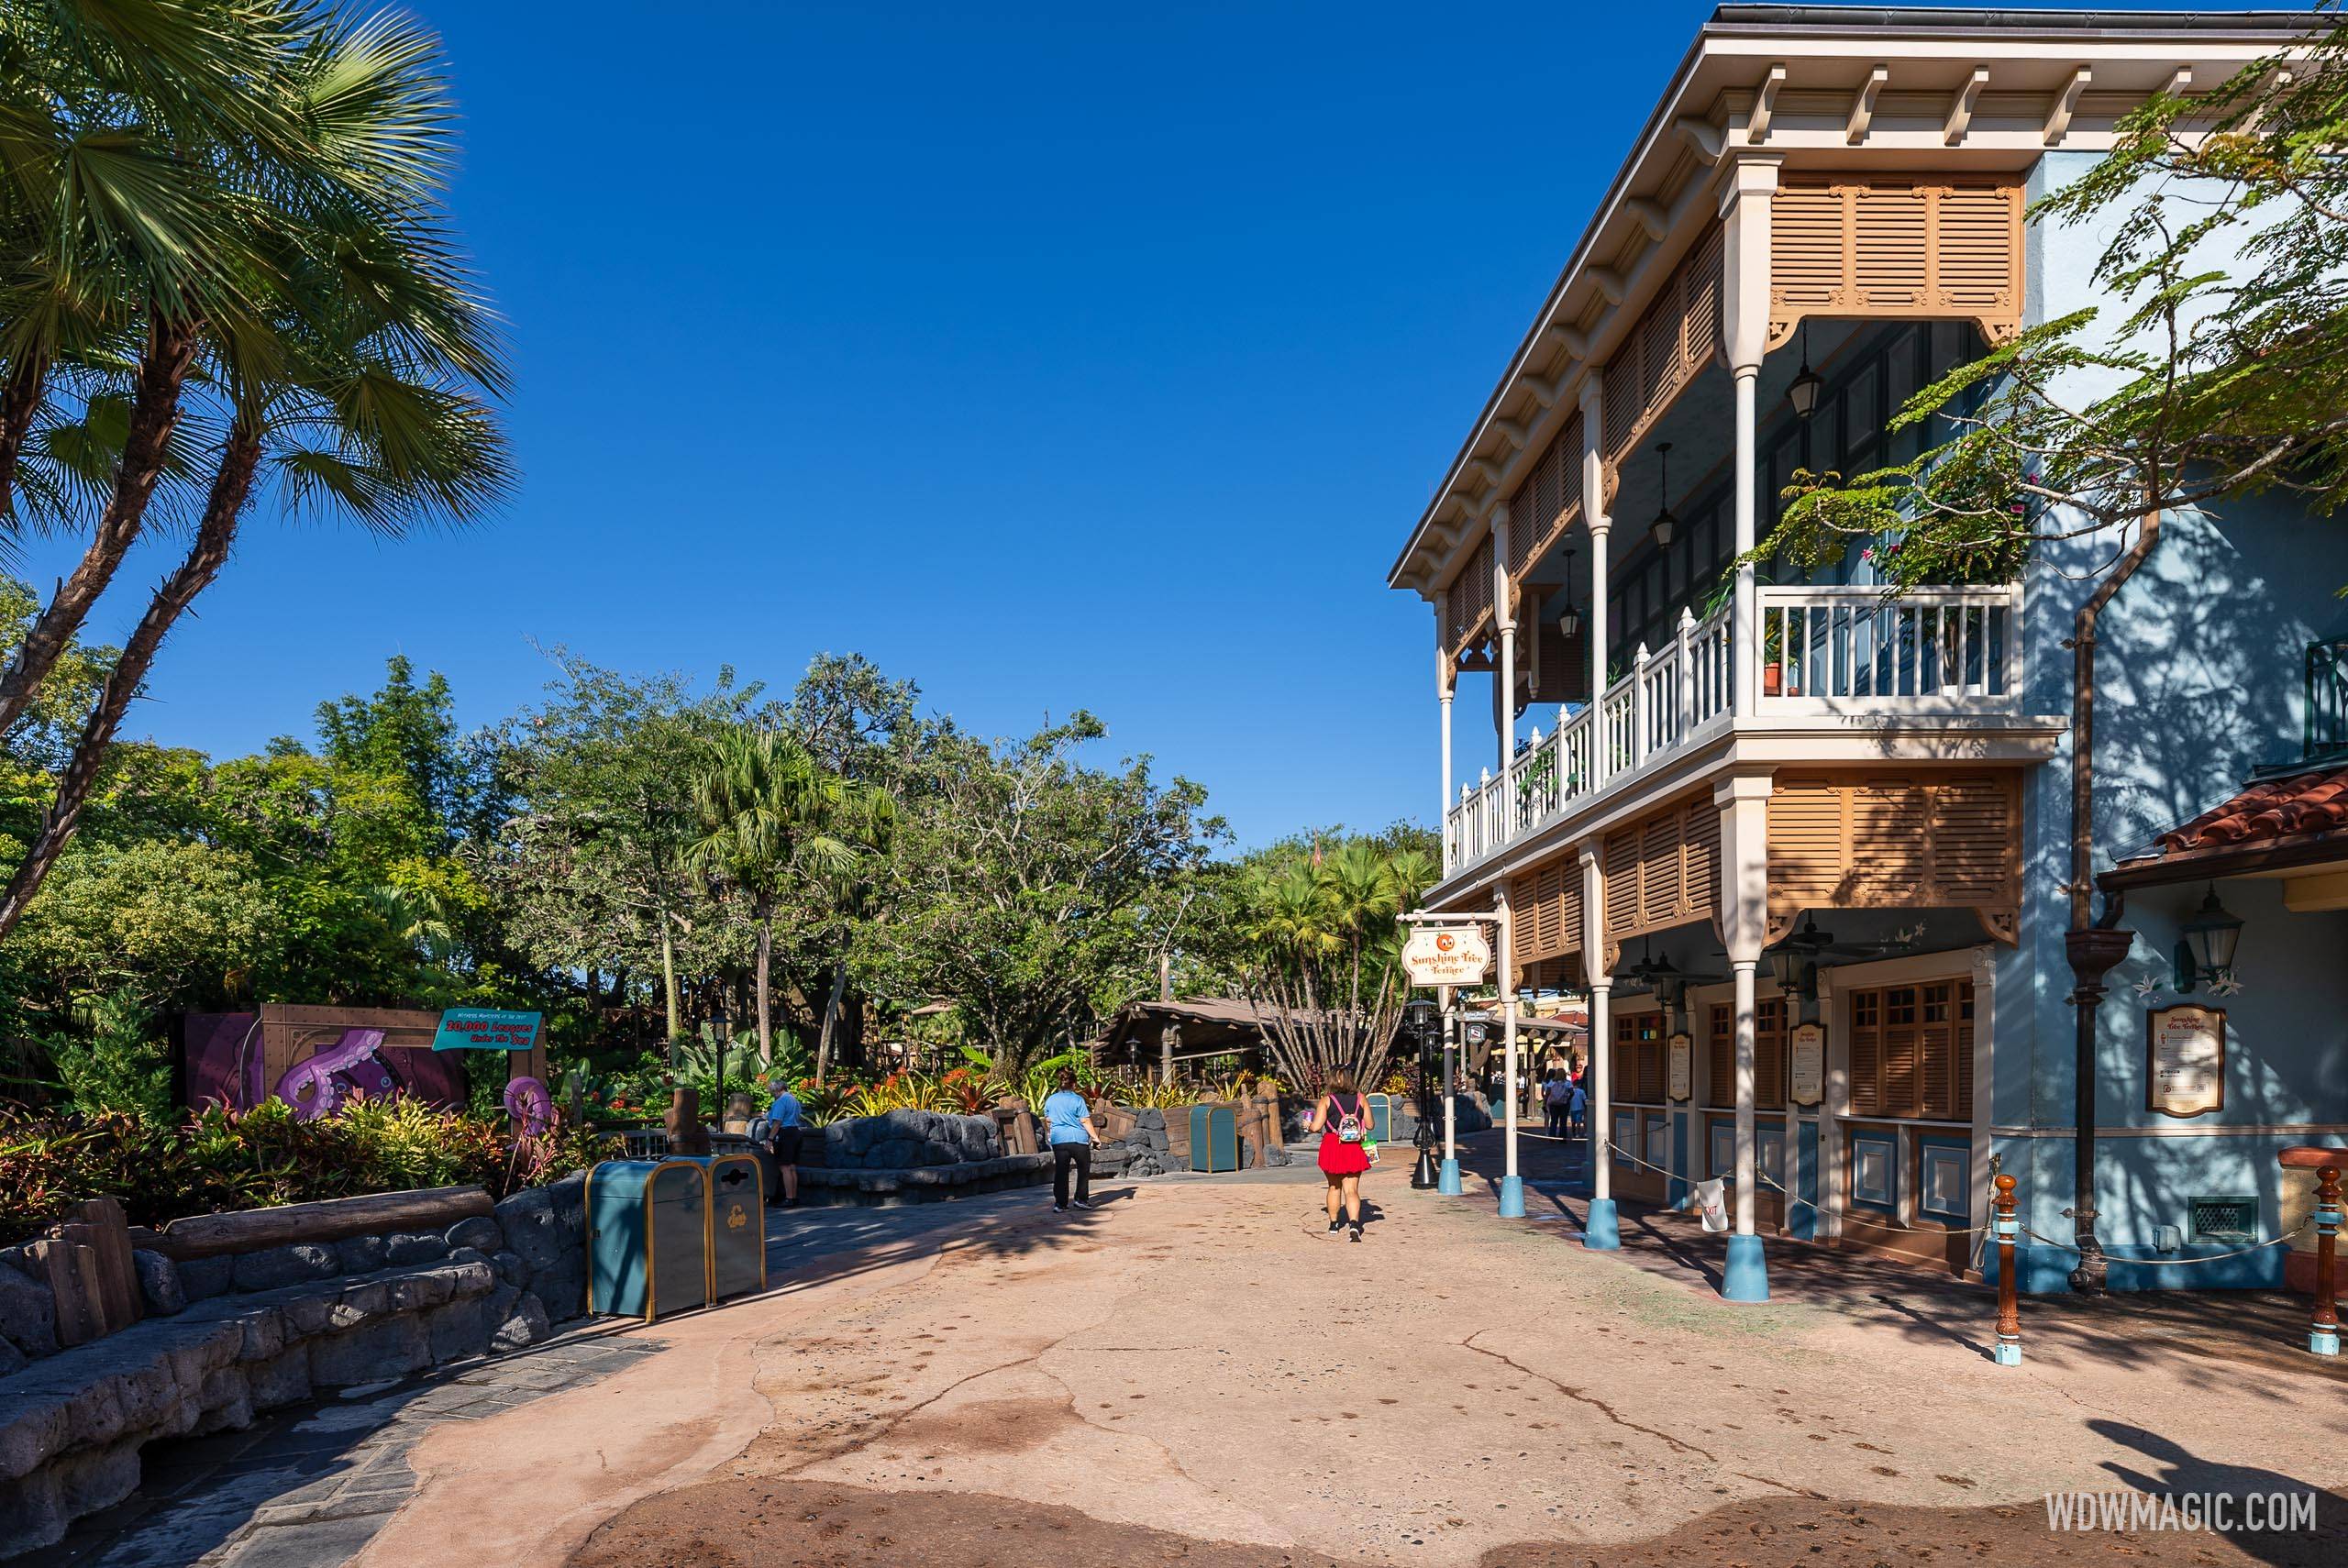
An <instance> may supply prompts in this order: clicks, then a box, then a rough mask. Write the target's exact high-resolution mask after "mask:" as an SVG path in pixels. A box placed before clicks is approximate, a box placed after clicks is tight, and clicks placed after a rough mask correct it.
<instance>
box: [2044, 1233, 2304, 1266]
mask: <svg viewBox="0 0 2348 1568" xmlns="http://www.w3.org/2000/svg"><path fill="white" fill-rule="evenodd" d="M2306 1229H2307V1224H2306V1223H2301V1224H2298V1225H2294V1226H2292V1227H2291V1228H2290V1229H2289V1230H2287V1231H2284V1232H2283V1233H2282V1234H2281V1235H2279V1236H2277V1237H2276V1238H2275V1239H2274V1240H2273V1241H2269V1242H2258V1243H2256V1244H2255V1245H2254V1246H2248V1247H2238V1248H2236V1249H2235V1250H2234V1251H2232V1252H2231V1253H2210V1255H2209V1256H2207V1257H2199V1258H2113V1259H2112V1260H2111V1262H2113V1263H2118V1264H2128V1265H2129V1266H2131V1267H2132V1268H2191V1267H2192V1266H2193V1265H2194V1264H2210V1263H2223V1262H2225V1261H2226V1260H2227V1259H2228V1258H2246V1257H2248V1256H2250V1254H2251V1253H2263V1252H2265V1250H2266V1249H2267V1248H2269V1247H2279V1246H2281V1245H2283V1244H2284V1243H2285V1242H2288V1241H2290V1240H2291V1239H2292V1238H2293V1237H2294V1236H2297V1235H2298V1233H2299V1232H2300V1231H2305V1230H2306ZM2021 1233H2022V1234H2023V1235H2025V1236H2028V1237H2029V1238H2030V1239H2031V1240H2032V1241H2033V1242H2038V1243H2039V1244H2040V1245H2042V1246H2047V1247H2052V1248H2054V1250H2055V1251H2056V1252H2058V1253H2076V1252H2077V1251H2078V1250H2079V1247H2078V1243H2077V1242H2058V1241H2056V1240H2054V1237H2052V1236H2042V1235H2040V1234H2039V1233H2038V1232H2037V1231H2033V1230H2032V1229H2031V1228H2030V1227H2029V1226H2027V1225H2024V1226H2023V1227H2022V1228H2021Z"/></svg>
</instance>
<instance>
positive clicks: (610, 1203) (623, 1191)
mask: <svg viewBox="0 0 2348 1568" xmlns="http://www.w3.org/2000/svg"><path fill="white" fill-rule="evenodd" d="M586 1197H587V1310H588V1311H590V1312H593V1313H606V1314H612V1315H615V1316H619V1317H627V1318H635V1317H641V1318H642V1319H644V1320H645V1321H647V1322H650V1321H651V1320H653V1319H655V1318H658V1317H660V1316H663V1315H665V1314H668V1313H671V1312H681V1311H683V1310H684V1309H687V1308H689V1307H703V1306H706V1305H708V1302H709V1171H708V1168H707V1166H706V1165H704V1163H703V1162H702V1161H698V1160H605V1161H604V1162H603V1163H602V1164H600V1165H597V1166H595V1168H594V1169H593V1170H591V1171H589V1172H588V1173H587V1195H586Z"/></svg>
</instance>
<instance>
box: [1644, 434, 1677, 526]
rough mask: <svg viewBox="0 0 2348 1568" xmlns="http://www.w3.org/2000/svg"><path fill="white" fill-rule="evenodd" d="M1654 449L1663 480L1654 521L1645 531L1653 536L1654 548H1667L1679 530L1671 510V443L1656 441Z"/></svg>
mask: <svg viewBox="0 0 2348 1568" xmlns="http://www.w3.org/2000/svg"><path fill="white" fill-rule="evenodd" d="M1655 450H1656V457H1657V458H1660V459H1661V460H1662V463H1663V480H1662V490H1661V491H1660V492H1659V494H1658V496H1657V502H1658V503H1657V505H1656V513H1655V521H1654V522H1653V523H1651V524H1649V525H1647V531H1648V532H1649V533H1652V534H1653V535H1654V536H1655V547H1656V549H1658V550H1667V549H1669V548H1671V541H1672V538H1673V537H1674V536H1676V535H1677V534H1678V532H1679V519H1678V517H1676V516H1674V515H1673V514H1672V511H1671V443H1670V442H1668V441H1658V442H1656V447H1655Z"/></svg>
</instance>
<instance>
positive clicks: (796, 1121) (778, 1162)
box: [767, 1088, 807, 1207]
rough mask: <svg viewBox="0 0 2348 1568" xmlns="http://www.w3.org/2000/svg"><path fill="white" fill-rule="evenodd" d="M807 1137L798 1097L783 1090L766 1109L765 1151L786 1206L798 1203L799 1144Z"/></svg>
mask: <svg viewBox="0 0 2348 1568" xmlns="http://www.w3.org/2000/svg"><path fill="white" fill-rule="evenodd" d="M806 1135H807V1127H806V1123H805V1122H804V1121H802V1120H801V1118H800V1113H799V1097H798V1096H797V1095H795V1094H793V1093H792V1092H791V1091H790V1090H789V1089H787V1088H786V1089H783V1090H782V1091H781V1092H780V1093H778V1094H777V1095H776V1096H775V1097H774V1103H773V1104H772V1105H770V1106H768V1107H767V1152H768V1153H769V1154H772V1155H773V1156H774V1165H775V1169H776V1170H777V1171H779V1172H781V1176H782V1201H783V1203H784V1205H785V1206H786V1207H788V1206H789V1205H791V1204H793V1203H796V1202H798V1201H799V1143H800V1140H801V1139H803V1138H804V1137H805V1136H806ZM769 1201H772V1200H771V1199H770V1200H769Z"/></svg>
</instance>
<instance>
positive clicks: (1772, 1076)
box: [1753, 997, 1786, 1110]
mask: <svg viewBox="0 0 2348 1568" xmlns="http://www.w3.org/2000/svg"><path fill="white" fill-rule="evenodd" d="M1755 1025H1756V1026H1755V1030H1754V1033H1753V1103H1754V1104H1755V1105H1757V1106H1761V1107H1763V1108H1765V1109H1767V1110H1784V1109H1785V1106H1786V999H1785V998H1783V997H1771V998H1769V999H1767V1000H1766V1001H1763V1002H1762V1003H1761V1004H1760V1005H1759V1007H1758V1008H1757V1009H1756V1010H1755Z"/></svg>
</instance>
